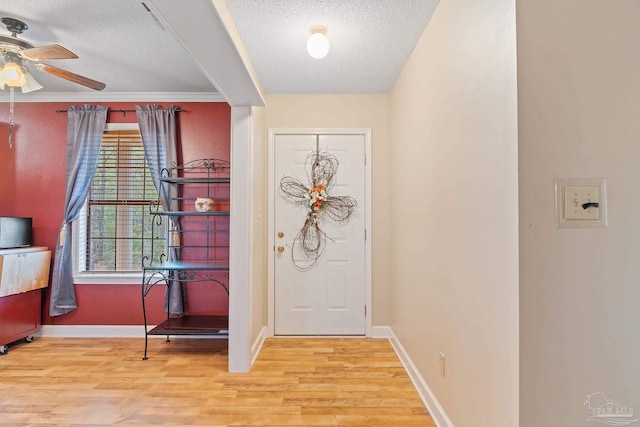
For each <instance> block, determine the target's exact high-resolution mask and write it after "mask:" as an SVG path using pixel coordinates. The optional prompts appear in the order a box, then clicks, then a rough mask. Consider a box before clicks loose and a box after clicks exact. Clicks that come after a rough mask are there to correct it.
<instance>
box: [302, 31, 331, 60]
mask: <svg viewBox="0 0 640 427" xmlns="http://www.w3.org/2000/svg"><path fill="white" fill-rule="evenodd" d="M309 30H310V31H311V36H310V37H309V39H308V40H307V52H308V53H309V55H310V56H311V57H312V58H315V59H322V58H324V57H325V56H327V53H329V47H330V44H329V39H328V38H327V27H325V26H324V25H314V26H313V27H311V28H310V29H309Z"/></svg>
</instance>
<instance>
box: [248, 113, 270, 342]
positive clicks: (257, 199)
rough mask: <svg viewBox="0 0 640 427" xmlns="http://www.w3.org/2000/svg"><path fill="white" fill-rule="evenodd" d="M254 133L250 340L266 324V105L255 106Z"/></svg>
mask: <svg viewBox="0 0 640 427" xmlns="http://www.w3.org/2000/svg"><path fill="white" fill-rule="evenodd" d="M251 119H252V126H253V128H252V135H251V230H250V236H251V242H250V247H251V272H250V274H249V287H250V293H251V296H250V298H251V342H252V343H253V342H255V340H256V338H257V337H258V335H259V334H260V332H261V331H262V329H263V328H264V327H266V325H267V300H268V299H267V282H268V281H267V192H266V191H265V188H264V183H265V182H267V181H268V179H267V157H268V156H267V141H266V138H265V108H264V107H252V108H251Z"/></svg>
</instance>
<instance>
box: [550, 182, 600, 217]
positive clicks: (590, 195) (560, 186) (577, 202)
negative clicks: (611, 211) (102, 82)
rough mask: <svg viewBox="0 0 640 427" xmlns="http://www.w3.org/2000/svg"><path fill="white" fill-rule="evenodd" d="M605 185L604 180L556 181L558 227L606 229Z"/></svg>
mask: <svg viewBox="0 0 640 427" xmlns="http://www.w3.org/2000/svg"><path fill="white" fill-rule="evenodd" d="M605 184H606V183H605V180H604V179H556V180H555V191H556V226H557V227H558V228H589V227H606V226H607V194H606V185H605Z"/></svg>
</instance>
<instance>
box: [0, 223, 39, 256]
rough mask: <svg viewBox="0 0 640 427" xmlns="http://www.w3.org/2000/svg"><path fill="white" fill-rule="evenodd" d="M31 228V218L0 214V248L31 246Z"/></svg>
mask: <svg viewBox="0 0 640 427" xmlns="http://www.w3.org/2000/svg"><path fill="white" fill-rule="evenodd" d="M32 230H33V229H32V219H31V218H20V217H15V216H0V249H8V248H20V247H24V246H31V245H32V244H33V231H32Z"/></svg>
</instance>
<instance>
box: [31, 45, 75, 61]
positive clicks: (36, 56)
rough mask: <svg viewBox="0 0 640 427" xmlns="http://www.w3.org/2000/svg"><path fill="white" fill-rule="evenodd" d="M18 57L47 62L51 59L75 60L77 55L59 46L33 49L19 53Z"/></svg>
mask: <svg viewBox="0 0 640 427" xmlns="http://www.w3.org/2000/svg"><path fill="white" fill-rule="evenodd" d="M20 56H21V57H23V58H25V59H28V60H31V61H49V60H53V59H76V58H77V57H78V55H76V54H75V53H73V52H71V51H70V50H68V49H67V48H64V47H62V46H60V45H59V44H49V45H46V46H40V47H33V48H31V49H24V50H22V51H20Z"/></svg>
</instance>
